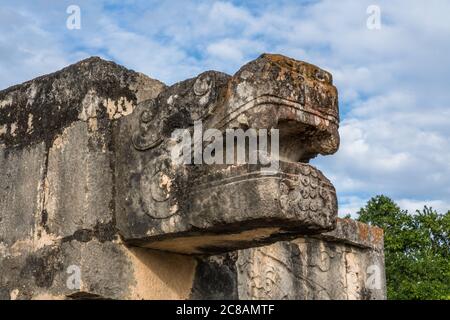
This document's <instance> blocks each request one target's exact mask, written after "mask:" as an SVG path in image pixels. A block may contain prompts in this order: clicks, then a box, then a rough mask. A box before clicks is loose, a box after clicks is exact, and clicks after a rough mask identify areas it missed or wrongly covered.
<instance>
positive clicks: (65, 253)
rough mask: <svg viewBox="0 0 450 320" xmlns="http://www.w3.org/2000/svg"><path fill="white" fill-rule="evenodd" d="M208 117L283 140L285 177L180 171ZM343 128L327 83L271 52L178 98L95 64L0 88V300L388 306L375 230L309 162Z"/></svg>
mask: <svg viewBox="0 0 450 320" xmlns="http://www.w3.org/2000/svg"><path fill="white" fill-rule="evenodd" d="M200 120H201V121H202V124H203V129H202V133H204V132H206V131H207V130H208V129H217V130H218V132H219V133H221V134H224V133H225V132H226V130H227V129H242V130H247V129H249V128H252V129H255V130H267V131H270V130H271V129H278V130H279V145H280V152H279V155H278V156H279V160H280V161H279V167H278V168H277V169H276V170H275V172H272V173H271V174H266V173H267V172H264V170H262V169H265V168H264V165H259V164H256V165H254V164H249V163H235V164H231V165H230V164H208V165H205V164H191V165H185V164H180V163H174V162H173V161H172V158H171V155H172V154H173V151H174V138H173V136H172V133H173V131H174V130H176V129H187V130H188V131H190V132H192V131H193V126H194V123H196V122H197V121H200ZM338 123H339V113H338V103H337V90H336V88H335V87H334V86H333V85H332V77H331V74H329V73H328V72H326V71H324V70H322V69H320V68H318V67H316V66H313V65H310V64H308V63H305V62H301V61H297V60H293V59H290V58H287V57H283V56H280V55H271V54H265V55H262V56H261V57H259V58H258V59H256V60H254V61H251V62H249V63H248V64H246V65H245V66H243V67H242V68H241V69H240V70H239V71H238V72H237V73H236V74H235V75H233V76H230V75H226V74H223V73H220V72H215V71H208V72H205V73H202V74H200V75H198V76H197V77H195V78H192V79H188V80H185V81H182V82H180V83H177V84H174V85H173V86H170V87H169V86H166V85H165V84H163V83H161V82H160V81H157V80H153V79H150V78H149V77H147V76H145V75H143V74H140V73H138V72H135V71H132V70H128V69H126V68H124V67H121V66H119V65H117V64H115V63H112V62H108V61H104V60H101V59H100V58H90V59H86V60H83V61H80V62H78V63H76V64H74V65H71V66H69V67H67V68H65V69H62V70H60V71H58V72H55V73H53V74H49V75H45V76H42V77H39V78H36V79H33V80H31V81H28V82H25V83H23V84H20V85H17V86H13V87H11V88H8V89H5V90H3V91H0V299H68V298H71V299H77V298H102V299H103V298H107V299H216V298H224V299H247V298H250V299H267V298H269V299H270V298H274V299H381V298H384V297H385V288H384V263H383V245H382V232H381V231H380V230H378V229H376V228H371V227H369V226H366V225H363V224H359V223H356V222H352V221H347V220H345V221H344V220H337V200H336V192H335V189H334V187H333V185H332V184H331V182H330V181H329V180H328V179H327V178H326V177H325V176H324V175H323V174H322V173H321V172H320V171H319V170H318V169H316V168H314V167H313V166H311V165H310V164H309V163H308V162H309V160H310V159H311V158H313V157H315V156H317V155H319V154H321V155H328V154H332V153H334V152H336V151H337V149H338V146H339V135H338ZM258 146H259V145H258ZM373 266H375V269H377V268H378V269H377V270H381V273H380V274H381V275H380V277H381V278H380V279H381V289H370V288H367V286H366V283H367V281H366V280H367V279H366V278H368V277H369V276H370V275H369V274H370V272H371V271H372V269H371V268H373ZM73 270H77V272H78V273H79V275H80V282H79V286H78V287H75V288H74V287H73V283H72V282H71V280H73V276H74V275H75V274H74V273H72V271H73ZM255 274H257V275H258V276H257V277H256V276H255ZM331 279H334V280H333V281H332V280H331ZM336 279H339V280H336ZM71 284H72V285H71ZM277 286H278V287H277ZM374 290H375V291H374Z"/></svg>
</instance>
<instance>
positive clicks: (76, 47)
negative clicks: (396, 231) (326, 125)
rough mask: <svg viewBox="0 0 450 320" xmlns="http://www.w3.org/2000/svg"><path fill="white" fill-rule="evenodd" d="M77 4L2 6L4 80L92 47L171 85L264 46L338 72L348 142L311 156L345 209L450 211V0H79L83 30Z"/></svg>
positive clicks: (236, 62)
mask: <svg viewBox="0 0 450 320" xmlns="http://www.w3.org/2000/svg"><path fill="white" fill-rule="evenodd" d="M70 4H72V1H65V0H64V1H58V2H57V3H56V4H55V2H53V1H44V0H41V1H33V2H30V1H23V0H17V1H14V3H13V2H11V3H10V4H5V5H3V4H2V7H1V8H0V18H1V19H2V24H1V25H0V74H1V77H0V86H1V87H6V86H9V85H12V84H15V83H17V82H21V81H25V80H28V79H30V78H32V77H35V76H37V75H40V74H43V73H48V72H51V71H55V70H57V69H59V68H61V67H62V66H64V65H66V64H68V63H72V62H75V61H77V60H79V59H81V58H85V57H87V56H90V55H99V56H101V57H104V58H106V59H111V60H114V61H116V62H118V63H120V64H123V65H125V66H127V67H129V68H132V69H135V70H138V71H141V72H144V73H146V74H148V75H150V76H152V77H154V78H158V79H160V80H163V81H164V82H166V83H168V84H171V83H174V82H176V81H179V80H183V79H185V78H188V77H192V76H195V75H196V74H198V73H200V72H202V71H204V70H209V69H216V70H220V71H224V72H228V73H231V74H232V73H234V72H235V71H236V70H237V69H238V68H239V67H240V66H241V65H242V64H243V63H245V62H247V61H248V60H251V59H254V58H256V57H257V56H258V55H259V54H260V53H262V52H264V51H269V52H279V53H282V54H286V55H289V56H292V57H294V58H297V59H300V60H305V61H308V62H311V63H315V64H317V65H319V66H321V67H323V68H325V69H327V70H329V71H331V72H332V73H333V76H334V82H335V85H336V86H337V88H338V90H339V94H340V99H339V100H340V110H341V116H342V122H341V128H340V133H341V138H342V143H341V149H340V151H339V152H338V153H337V154H336V155H335V156H332V157H318V158H317V159H316V160H314V164H316V165H317V166H318V167H319V168H321V169H322V170H323V171H324V173H325V174H326V175H327V176H329V177H330V178H331V179H332V180H333V182H334V183H335V185H336V188H337V191H338V195H339V201H340V206H341V209H340V212H341V213H355V212H356V211H357V209H359V207H361V206H362V205H364V203H365V202H366V201H367V200H368V199H369V198H370V197H371V196H373V195H375V194H381V193H382V194H386V195H388V196H391V197H392V198H394V199H395V200H397V201H398V202H399V204H400V205H403V206H405V208H407V209H409V210H410V211H414V210H412V208H413V207H417V209H420V207H422V205H423V204H426V203H427V204H430V205H433V206H434V207H436V208H439V210H445V208H446V207H448V209H450V206H449V202H450V165H449V163H450V90H448V83H449V82H450V41H448V39H450V22H449V20H448V17H447V15H448V12H450V2H448V1H444V0H443V1H440V0H430V1H427V2H414V3H411V2H410V1H406V0H405V1H402V0H396V1H392V0H391V1H388V0H380V1H377V5H379V6H380V8H381V19H382V20H381V22H382V26H381V29H380V30H369V29H368V28H367V27H366V19H367V17H368V15H367V13H366V9H367V7H368V6H369V5H371V4H373V1H365V0H364V1H352V0H343V1H333V0H322V1H294V0H283V1H280V2H274V1H263V0H261V1H245V2H244V1H206V0H200V1H189V0H183V1H181V0H180V1H132V0H124V1H118V0H117V1H116V0H112V1H95V2H94V1H86V0H80V1H77V5H79V6H80V8H81V13H82V29H81V30H72V31H69V30H67V29H66V28H65V20H66V18H67V13H66V8H67V6H68V5H70Z"/></svg>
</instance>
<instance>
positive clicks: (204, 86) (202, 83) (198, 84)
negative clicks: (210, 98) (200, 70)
mask: <svg viewBox="0 0 450 320" xmlns="http://www.w3.org/2000/svg"><path fill="white" fill-rule="evenodd" d="M213 86H214V79H213V78H212V77H211V76H210V75H202V76H200V77H198V78H197V80H195V83H194V87H193V89H194V93H195V95H197V96H204V95H205V94H207V93H208V92H209V91H211V88H212V87H213Z"/></svg>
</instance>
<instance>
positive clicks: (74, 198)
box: [0, 58, 195, 299]
mask: <svg viewBox="0 0 450 320" xmlns="http://www.w3.org/2000/svg"><path fill="white" fill-rule="evenodd" d="M164 87H165V86H164V84H162V83H161V82H159V81H156V80H152V79H150V78H148V77H146V76H144V75H142V74H139V73H136V72H134V71H130V70H127V69H125V68H123V67H120V66H118V65H116V64H114V63H112V62H106V61H103V60H101V59H99V58H90V59H87V60H84V61H81V62H79V63H77V64H75V65H72V66H69V67H67V68H65V69H63V70H61V71H58V72H56V73H54V74H50V75H47V76H43V77H40V78H37V79H34V80H31V81H28V82H25V83H23V84H21V85H17V86H14V87H11V88H8V89H6V90H3V91H0V181H1V185H0V288H1V291H0V292H1V294H2V298H14V299H22V298H24V299H36V298H50V297H51V298H66V297H68V296H72V294H73V292H72V291H71V290H69V289H68V287H67V285H66V280H67V278H68V276H69V274H67V268H68V267H69V266H71V265H75V266H78V267H80V270H81V275H82V287H81V288H80V290H77V291H76V292H75V293H76V294H75V295H74V297H103V298H158V297H159V298H161V297H175V298H176V297H178V298H183V297H184V296H187V295H188V294H189V289H190V287H189V284H187V287H186V288H184V287H183V286H182V285H181V286H179V287H178V288H177V285H172V286H173V287H174V289H171V288H167V286H168V284H169V285H170V281H169V282H164V281H160V280H158V279H160V277H159V275H158V274H155V272H154V270H157V268H158V265H163V266H164V262H161V259H156V260H155V259H150V258H149V257H150V256H152V254H151V253H150V252H143V251H139V250H138V251H136V250H131V251H130V250H129V249H127V248H126V247H125V246H124V245H123V244H122V243H121V241H120V239H119V238H118V234H117V228H116V225H115V211H114V209H115V206H114V192H115V188H114V185H115V184H114V177H115V176H114V170H115V158H114V145H113V143H112V139H111V137H112V134H111V132H112V128H113V126H114V125H115V122H116V121H117V119H119V118H120V117H122V116H126V115H128V114H130V113H132V112H133V110H134V108H135V107H136V105H137V104H138V103H139V102H141V101H142V100H147V99H150V98H154V97H155V96H156V95H157V94H158V93H159V91H161V90H162V89H163V88H164ZM177 259H178V258H177ZM148 260H154V261H153V262H152V263H154V265H155V268H153V269H152V268H147V267H145V264H146V263H147V262H146V261H148ZM158 261H159V262H158ZM189 261H190V262H187V263H186V264H185V265H186V268H187V269H192V270H193V268H194V266H195V261H193V260H192V259H190V260H189ZM106 266H108V267H107V268H106ZM160 269H163V272H168V270H170V268H165V267H160ZM191 273H192V271H191ZM188 274H189V273H188ZM184 276H186V275H184ZM137 277H138V278H139V281H138V279H137ZM142 279H144V280H142ZM187 279H189V276H187ZM145 280H146V281H148V282H145ZM141 281H143V282H141ZM151 284H152V285H151ZM158 285H159V286H160V287H161V288H165V289H160V290H159V291H158V290H156V288H157V287H158ZM152 286H153V287H154V288H155V290H153V291H151V290H149V289H148V288H149V287H152ZM157 292H159V293H157ZM183 292H185V293H183Z"/></svg>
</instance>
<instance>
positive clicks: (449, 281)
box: [357, 195, 450, 299]
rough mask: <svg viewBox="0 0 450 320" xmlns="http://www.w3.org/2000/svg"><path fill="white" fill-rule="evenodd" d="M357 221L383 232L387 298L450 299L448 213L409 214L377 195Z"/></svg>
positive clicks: (363, 209) (449, 230)
mask: <svg viewBox="0 0 450 320" xmlns="http://www.w3.org/2000/svg"><path fill="white" fill-rule="evenodd" d="M357 220H359V221H361V222H364V223H368V224H370V225H375V226H378V227H381V228H383V229H384V232H385V237H384V250H385V251H384V253H385V264H386V280H387V295H388V298H389V299H450V238H449V236H450V211H448V212H447V213H446V214H439V213H437V212H436V211H434V210H433V209H432V208H428V207H424V208H423V210H422V211H419V210H418V211H416V213H415V214H410V213H408V212H407V211H406V210H402V209H400V207H399V206H398V205H397V204H395V202H394V201H392V200H391V199H390V198H388V197H386V196H383V195H380V196H376V197H374V198H372V199H371V200H369V202H368V203H367V205H366V206H365V207H364V208H361V210H360V211H359V212H358V219H357Z"/></svg>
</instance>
